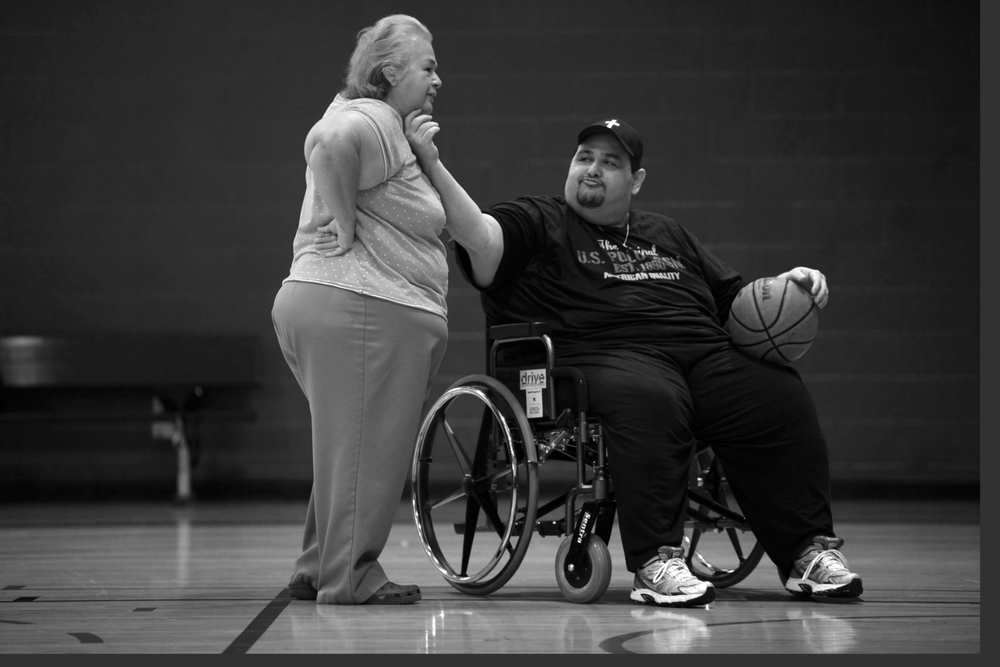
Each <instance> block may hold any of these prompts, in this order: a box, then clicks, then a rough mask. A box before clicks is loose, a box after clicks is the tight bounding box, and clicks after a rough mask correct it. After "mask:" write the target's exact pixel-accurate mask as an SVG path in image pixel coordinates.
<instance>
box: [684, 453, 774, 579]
mask: <svg viewBox="0 0 1000 667" xmlns="http://www.w3.org/2000/svg"><path fill="white" fill-rule="evenodd" d="M692 477H693V479H692V485H691V488H690V490H689V492H688V495H689V498H688V505H689V509H688V520H687V525H686V527H685V531H684V533H685V534H684V551H685V556H684V558H685V560H686V561H687V565H688V568H689V569H690V570H691V574H693V575H695V576H696V577H698V578H699V579H701V580H703V581H710V582H712V584H713V585H714V586H715V587H716V588H728V587H729V586H732V585H734V584H737V583H739V582H741V581H743V580H744V579H746V578H747V576H749V574H750V573H751V572H753V570H754V568H756V567H757V565H758V563H760V561H761V558H763V556H764V547H763V546H761V545H760V544H759V543H758V542H757V539H756V538H755V537H754V534H753V532H752V531H751V530H750V527H749V525H747V522H746V519H745V518H744V517H743V515H742V514H741V513H740V509H739V506H738V504H737V503H736V500H735V498H734V497H733V495H732V491H731V490H730V489H729V484H728V482H726V478H725V475H724V474H723V471H722V464H721V463H720V462H719V460H718V459H717V458H715V456H714V455H713V454H712V452H711V450H704V451H702V452H699V453H698V456H697V459H696V466H695V468H694V469H693V475H692Z"/></svg>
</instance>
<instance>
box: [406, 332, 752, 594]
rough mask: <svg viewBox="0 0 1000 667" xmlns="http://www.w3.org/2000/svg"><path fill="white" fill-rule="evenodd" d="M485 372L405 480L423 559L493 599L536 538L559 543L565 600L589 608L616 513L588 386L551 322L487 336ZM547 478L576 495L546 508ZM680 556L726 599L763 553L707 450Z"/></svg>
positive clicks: (451, 405)
mask: <svg viewBox="0 0 1000 667" xmlns="http://www.w3.org/2000/svg"><path fill="white" fill-rule="evenodd" d="M487 369H488V371H487V372H488V375H469V376H466V377H463V378H462V379H460V380H458V381H457V382H455V383H454V384H452V385H451V386H450V387H449V388H448V389H447V390H446V391H444V393H442V395H441V396H440V397H439V398H438V399H437V400H436V401H435V402H434V403H433V404H432V405H431V406H430V407H429V408H428V411H427V413H426V416H425V417H424V419H423V421H422V423H421V426H420V430H419V432H418V435H417V441H416V446H415V449H414V455H413V462H412V468H411V478H410V481H411V488H412V504H413V515H414V520H415V522H416V527H417V532H418V535H419V537H420V541H421V543H422V545H423V548H424V551H425V552H426V554H427V556H428V558H429V559H430V561H431V563H432V564H433V565H434V567H435V568H436V569H437V571H438V572H439V573H440V574H441V576H442V577H444V579H445V580H446V581H447V582H448V583H449V584H450V585H451V586H453V587H454V588H456V589H457V590H459V591H461V592H462V593H465V594H468V595H479V596H484V595H488V594H490V593H493V592H495V591H497V590H499V589H500V588H501V587H503V586H504V585H505V584H506V583H507V582H508V581H510V579H511V577H512V576H513V575H514V574H515V572H516V571H517V569H518V567H519V566H520V565H521V563H522V562H523V560H524V557H525V554H526V552H527V549H528V545H529V543H530V541H531V538H532V536H533V535H534V534H535V533H537V534H538V535H540V536H543V537H544V536H555V537H563V538H564V539H563V540H562V542H561V543H560V545H559V548H558V551H557V554H556V563H555V578H556V582H557V584H558V586H559V589H560V590H561V592H562V594H563V596H564V597H565V598H566V599H567V600H569V601H571V602H575V603H581V604H586V603H590V602H594V601H596V600H598V599H600V597H601V596H602V595H603V594H604V593H605V592H606V590H607V588H608V585H609V584H610V581H611V570H612V567H611V556H610V552H609V550H608V543H609V540H610V537H611V531H612V527H613V524H614V518H615V511H616V505H615V500H614V484H613V481H612V475H611V469H612V468H613V461H610V462H609V460H608V453H607V451H606V449H605V445H604V439H603V435H602V429H601V424H600V420H599V419H598V418H597V417H596V416H595V415H592V414H591V413H590V412H589V408H588V400H587V387H586V379H585V378H584V376H583V374H582V373H581V372H580V371H579V370H578V369H576V368H573V367H565V366H563V367H560V366H556V365H555V352H554V343H553V340H552V337H551V327H550V326H549V325H548V324H546V323H543V322H535V323H519V324H506V325H499V326H493V327H490V328H489V338H488V339H487ZM550 467H551V468H553V469H555V468H559V469H560V470H562V471H563V474H562V475H561V476H560V478H561V479H563V480H569V481H567V482H566V484H567V485H568V486H569V488H568V490H566V491H565V493H561V494H557V495H556V497H555V498H552V499H551V500H548V499H546V501H544V502H543V501H542V500H541V498H540V491H539V488H540V485H539V473H540V470H542V469H549V468H550ZM684 547H685V559H686V561H687V565H688V567H689V569H690V570H691V572H692V574H694V575H695V576H696V577H698V578H700V579H702V580H705V581H710V582H712V583H713V584H714V585H715V586H716V587H717V588H726V587H729V586H732V585H734V584H737V583H739V582H740V581H742V580H743V579H745V578H746V577H747V576H748V575H749V574H750V573H751V572H752V571H753V570H754V568H755V567H756V566H757V565H758V563H759V562H760V560H761V558H762V557H763V555H764V550H763V547H762V546H761V545H760V544H758V543H757V541H756V539H755V538H754V536H753V533H752V532H751V530H750V528H749V526H748V525H747V522H746V519H745V518H744V517H743V515H742V514H741V513H740V511H739V507H738V505H737V504H736V502H735V500H734V499H733V497H732V494H731V493H730V491H729V487H728V484H727V482H726V478H725V475H724V473H723V470H722V467H721V465H720V462H719V461H718V459H716V458H715V457H714V456H713V454H712V451H711V449H710V448H708V447H699V448H698V451H697V455H696V456H695V461H694V464H693V465H692V470H691V473H690V475H689V488H688V507H687V509H686V521H685V534H684Z"/></svg>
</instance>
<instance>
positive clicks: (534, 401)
mask: <svg viewBox="0 0 1000 667" xmlns="http://www.w3.org/2000/svg"><path fill="white" fill-rule="evenodd" d="M546 386H547V373H546V372H545V369H544V368H535V369H529V370H523V371H521V374H520V387H521V390H522V391H524V411H525V413H526V416H527V417H528V419H538V418H540V417H543V416H544V412H545V410H544V407H543V406H544V404H543V403H542V390H543V389H545V387H546Z"/></svg>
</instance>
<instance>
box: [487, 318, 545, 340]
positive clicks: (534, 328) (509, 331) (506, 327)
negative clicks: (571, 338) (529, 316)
mask: <svg viewBox="0 0 1000 667" xmlns="http://www.w3.org/2000/svg"><path fill="white" fill-rule="evenodd" d="M551 333H552V327H551V326H549V324H548V323H546V322H518V323H515V324H498V325H497V326H493V327H490V338H491V339H492V340H505V339H507V338H535V337H538V336H543V335H549V334H551Z"/></svg>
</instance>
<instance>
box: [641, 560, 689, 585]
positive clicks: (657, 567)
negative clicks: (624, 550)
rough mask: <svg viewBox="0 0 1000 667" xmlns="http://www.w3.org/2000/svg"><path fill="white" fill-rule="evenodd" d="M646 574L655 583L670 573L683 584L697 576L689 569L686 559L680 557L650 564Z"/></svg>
mask: <svg viewBox="0 0 1000 667" xmlns="http://www.w3.org/2000/svg"><path fill="white" fill-rule="evenodd" d="M644 574H645V575H646V576H647V577H649V580H650V582H652V583H654V584H655V583H658V582H659V581H660V580H662V579H663V578H664V577H666V576H667V575H668V574H669V575H670V576H671V577H672V578H673V580H674V581H676V582H677V583H678V584H683V583H685V582H688V581H690V580H692V579H694V578H695V576H694V575H692V574H691V572H690V571H689V570H688V569H687V565H685V564H684V561H683V560H681V559H680V558H671V559H670V560H661V561H657V562H656V563H653V564H652V565H650V566H649V568H648V569H647V570H646V572H645V573H644ZM650 575H652V576H650Z"/></svg>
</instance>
